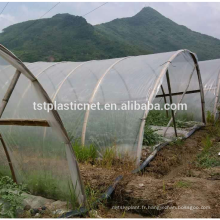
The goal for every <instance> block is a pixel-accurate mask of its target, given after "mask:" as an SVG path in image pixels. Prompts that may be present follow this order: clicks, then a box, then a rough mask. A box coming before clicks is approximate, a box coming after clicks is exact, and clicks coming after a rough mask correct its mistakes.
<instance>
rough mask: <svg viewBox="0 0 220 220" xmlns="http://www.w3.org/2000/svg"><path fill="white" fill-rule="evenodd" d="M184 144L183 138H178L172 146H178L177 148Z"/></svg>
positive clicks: (171, 143)
mask: <svg viewBox="0 0 220 220" xmlns="http://www.w3.org/2000/svg"><path fill="white" fill-rule="evenodd" d="M183 143H184V140H182V139H181V138H177V139H176V140H174V141H172V142H170V145H171V146H173V145H177V146H181V145H183Z"/></svg>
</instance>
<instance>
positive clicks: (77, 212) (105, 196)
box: [59, 125, 204, 218]
mask: <svg viewBox="0 0 220 220" xmlns="http://www.w3.org/2000/svg"><path fill="white" fill-rule="evenodd" d="M202 127H204V125H198V126H196V127H195V128H194V129H192V130H191V131H190V132H188V134H187V135H186V137H183V138H181V139H182V140H185V139H187V138H189V137H190V136H191V135H192V134H194V133H195V132H196V131H198V130H200V129H201V128H202ZM170 142H172V141H168V142H164V143H162V144H159V145H158V146H156V148H155V150H154V151H153V152H152V153H151V154H150V156H149V157H147V159H146V160H145V161H144V162H143V163H142V164H141V165H140V166H139V167H138V168H137V169H135V170H133V171H132V172H131V173H138V172H140V171H142V170H143V169H144V168H145V167H146V166H147V165H148V164H149V163H150V162H151V161H152V160H153V159H154V157H155V156H156V155H157V153H158V152H159V151H160V150H161V149H162V148H163V147H165V146H167V145H168V144H169V143H170ZM122 178H123V176H121V175H120V176H118V177H117V178H116V179H115V181H114V183H113V184H112V185H111V186H110V187H109V188H108V189H107V191H106V192H105V193H103V194H102V195H101V197H100V198H99V199H98V200H97V201H96V202H94V203H93V206H94V207H95V206H97V205H98V204H99V203H100V202H101V201H102V200H104V199H108V198H109V197H110V196H111V194H112V193H113V192H114V190H115V187H116V185H117V184H118V183H119V182H120V181H121V180H122ZM89 210H90V209H89V208H85V207H81V208H79V209H77V210H73V211H70V212H66V213H64V214H63V215H61V216H60V217H59V218H71V217H74V216H81V215H83V214H86V213H87V212H89Z"/></svg>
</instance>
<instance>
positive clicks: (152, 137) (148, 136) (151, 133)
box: [143, 125, 162, 146]
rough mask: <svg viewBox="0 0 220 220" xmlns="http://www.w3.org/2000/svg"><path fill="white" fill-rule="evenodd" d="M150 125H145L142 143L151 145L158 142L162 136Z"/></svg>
mask: <svg viewBox="0 0 220 220" xmlns="http://www.w3.org/2000/svg"><path fill="white" fill-rule="evenodd" d="M156 131H157V130H153V129H152V128H151V127H150V126H147V125H146V126H145V129H144V139H143V144H144V145H147V146H152V145H155V144H158V143H159V142H160V141H161V140H162V136H161V135H159V134H157V133H156Z"/></svg>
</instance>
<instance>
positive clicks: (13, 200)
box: [0, 176, 26, 218]
mask: <svg viewBox="0 0 220 220" xmlns="http://www.w3.org/2000/svg"><path fill="white" fill-rule="evenodd" d="M25 191H26V186H25V185H22V184H16V183H14V182H13V180H12V179H11V178H10V177H8V176H5V177H1V178H0V199H1V200H2V202H3V203H2V204H1V205H0V217H3V218H15V217H16V212H17V211H18V210H19V209H21V208H22V201H23V199H24V198H25V197H24V196H23V195H22V193H24V192H25Z"/></svg>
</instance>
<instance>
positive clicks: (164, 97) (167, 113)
mask: <svg viewBox="0 0 220 220" xmlns="http://www.w3.org/2000/svg"><path fill="white" fill-rule="evenodd" d="M160 87H161V90H162V93H163V99H164V102H165V104H167V99H166V95H165V92H164V89H163V86H162V85H161V86H160ZM156 97H157V96H156ZM166 115H167V118H168V117H169V112H168V110H166Z"/></svg>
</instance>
